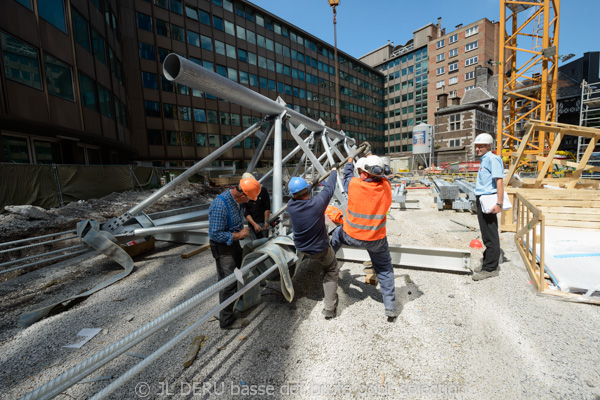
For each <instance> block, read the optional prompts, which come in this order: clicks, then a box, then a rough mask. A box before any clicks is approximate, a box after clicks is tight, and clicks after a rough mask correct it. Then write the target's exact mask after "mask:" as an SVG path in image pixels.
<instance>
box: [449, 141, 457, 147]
mask: <svg viewBox="0 0 600 400" xmlns="http://www.w3.org/2000/svg"><path fill="white" fill-rule="evenodd" d="M448 146H449V147H459V146H460V139H451V140H450V142H449V143H448Z"/></svg>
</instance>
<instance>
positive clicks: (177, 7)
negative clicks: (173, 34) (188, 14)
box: [169, 0, 183, 14]
mask: <svg viewBox="0 0 600 400" xmlns="http://www.w3.org/2000/svg"><path fill="white" fill-rule="evenodd" d="M169 5H170V7H169V8H170V9H171V11H173V12H176V13H177V14H183V8H182V7H181V0H169Z"/></svg>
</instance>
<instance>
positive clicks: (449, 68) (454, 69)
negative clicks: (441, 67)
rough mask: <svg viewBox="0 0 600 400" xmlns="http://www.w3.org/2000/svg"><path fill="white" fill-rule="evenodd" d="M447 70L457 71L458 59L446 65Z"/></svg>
mask: <svg viewBox="0 0 600 400" xmlns="http://www.w3.org/2000/svg"><path fill="white" fill-rule="evenodd" d="M448 71H450V72H452V71H458V61H454V62H453V63H450V64H449V65H448Z"/></svg>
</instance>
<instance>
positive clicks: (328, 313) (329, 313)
mask: <svg viewBox="0 0 600 400" xmlns="http://www.w3.org/2000/svg"><path fill="white" fill-rule="evenodd" d="M321 313H322V314H323V315H324V316H325V319H331V318H333V317H335V309H333V310H326V309H323V311H321Z"/></svg>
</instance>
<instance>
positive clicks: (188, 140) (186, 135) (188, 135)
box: [181, 132, 194, 147]
mask: <svg viewBox="0 0 600 400" xmlns="http://www.w3.org/2000/svg"><path fill="white" fill-rule="evenodd" d="M181 145H182V146H190V147H193V146H194V142H192V132H181Z"/></svg>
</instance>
